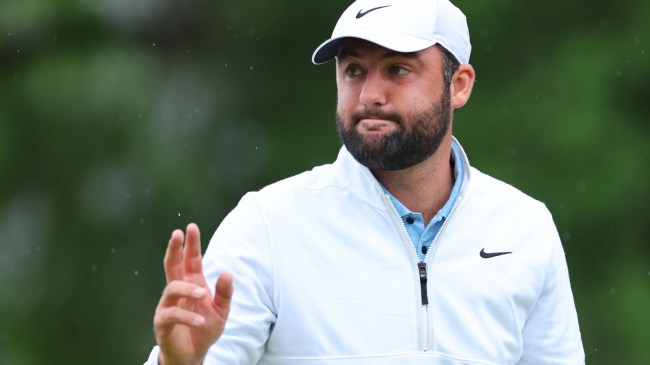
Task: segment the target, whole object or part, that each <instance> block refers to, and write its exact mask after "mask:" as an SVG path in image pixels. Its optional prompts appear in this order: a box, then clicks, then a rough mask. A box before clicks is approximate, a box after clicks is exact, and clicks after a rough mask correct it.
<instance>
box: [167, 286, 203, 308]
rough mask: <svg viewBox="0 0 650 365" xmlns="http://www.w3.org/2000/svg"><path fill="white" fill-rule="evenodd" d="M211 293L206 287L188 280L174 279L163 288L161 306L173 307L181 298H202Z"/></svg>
mask: <svg viewBox="0 0 650 365" xmlns="http://www.w3.org/2000/svg"><path fill="white" fill-rule="evenodd" d="M207 295H209V291H208V290H207V289H205V288H204V287H202V286H200V285H197V284H194V283H190V282H187V281H178V280H175V281H172V282H171V283H169V284H168V285H167V286H166V287H165V289H164V290H163V294H162V296H161V297H160V302H159V304H158V306H159V307H171V306H174V305H176V303H177V302H178V300H179V299H182V298H187V299H201V298H203V297H205V296H207Z"/></svg>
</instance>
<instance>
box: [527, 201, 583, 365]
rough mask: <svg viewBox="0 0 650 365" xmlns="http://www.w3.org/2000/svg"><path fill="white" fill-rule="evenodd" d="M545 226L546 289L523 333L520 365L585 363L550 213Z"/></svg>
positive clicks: (561, 252) (557, 239) (562, 254)
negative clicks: (549, 246) (547, 248)
mask: <svg viewBox="0 0 650 365" xmlns="http://www.w3.org/2000/svg"><path fill="white" fill-rule="evenodd" d="M547 217H548V219H547V220H546V222H544V223H543V224H542V225H543V227H544V229H543V230H542V232H543V234H544V235H546V237H545V239H544V240H542V241H540V242H547V243H548V244H550V245H551V250H550V251H549V252H550V260H549V261H548V262H549V264H548V267H547V271H546V279H545V281H544V286H543V287H542V290H541V292H540V294H539V297H538V299H537V302H536V304H535V307H534V308H533V310H532V312H531V313H530V315H529V316H528V319H527V321H526V323H525V326H524V330H523V341H524V351H523V355H522V357H521V359H520V361H519V362H518V364H519V365H528V364H530V365H535V364H545V365H551V364H558V365H559V364H562V365H578V364H584V363H585V357H584V350H583V347H582V340H581V336H580V329H579V326H578V317H577V313H576V308H575V304H574V300H573V293H572V291H571V284H570V282H569V272H568V268H567V262H566V258H565V254H564V249H563V248H562V243H561V242H560V238H559V236H558V233H557V229H556V228H555V225H554V223H553V221H552V218H551V216H550V213H549V214H547Z"/></svg>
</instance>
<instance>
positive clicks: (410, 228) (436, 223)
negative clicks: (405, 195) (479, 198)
mask: <svg viewBox="0 0 650 365" xmlns="http://www.w3.org/2000/svg"><path fill="white" fill-rule="evenodd" d="M460 156H461V155H460V151H458V147H457V146H455V145H454V144H453V143H452V145H451V161H452V162H453V163H454V176H455V180H454V187H453V188H452V189H451V194H450V195H449V200H447V202H446V203H445V205H443V206H442V208H441V209H440V210H439V211H438V213H436V215H435V216H434V217H433V218H432V219H431V222H429V225H427V226H426V227H424V219H423V218H422V213H420V212H413V211H411V210H410V209H409V208H407V207H406V206H404V204H402V203H401V202H400V201H399V200H397V198H395V197H394V196H393V194H391V193H390V192H389V191H388V190H386V188H385V187H384V185H382V186H381V187H382V188H383V189H384V192H385V193H386V195H388V197H389V198H390V200H391V201H392V202H393V205H394V206H395V209H396V210H397V214H399V215H400V217H402V221H404V225H405V226H406V231H407V232H408V234H409V236H410V237H411V242H412V243H413V246H414V248H415V252H416V253H417V254H418V256H419V259H420V261H424V257H425V256H426V253H427V251H428V250H429V246H430V245H431V243H432V242H433V239H434V238H435V237H436V234H438V231H440V228H441V227H442V224H443V223H444V222H445V220H446V219H447V217H448V216H449V214H450V213H451V210H452V208H453V207H454V204H456V200H457V199H458V194H459V192H460V187H461V185H462V183H463V174H464V173H465V171H464V166H463V160H462V158H461V157H460Z"/></svg>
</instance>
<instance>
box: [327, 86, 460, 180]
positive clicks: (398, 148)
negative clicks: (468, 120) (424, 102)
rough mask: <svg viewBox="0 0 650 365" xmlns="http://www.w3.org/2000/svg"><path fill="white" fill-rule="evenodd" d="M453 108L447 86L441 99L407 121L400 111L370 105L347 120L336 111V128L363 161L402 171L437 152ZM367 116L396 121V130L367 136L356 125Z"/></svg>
mask: <svg viewBox="0 0 650 365" xmlns="http://www.w3.org/2000/svg"><path fill="white" fill-rule="evenodd" d="M450 111H451V95H450V91H449V88H446V89H445V90H444V91H443V95H442V97H441V98H440V100H439V101H438V102H437V103H434V104H433V105H432V106H431V107H430V108H429V109H426V110H424V111H418V112H411V113H409V114H408V115H407V116H406V118H407V119H406V123H404V121H405V118H404V117H402V116H401V115H400V114H398V113H386V112H383V111H382V110H381V109H380V108H378V107H370V108H366V109H364V110H363V111H362V112H360V113H355V114H353V115H352V116H351V120H350V121H345V120H344V119H343V117H342V116H341V115H340V114H339V113H338V112H337V113H336V128H337V130H338V133H339V138H340V139H341V143H343V145H345V147H346V148H347V150H348V151H349V152H350V154H351V155H352V156H353V157H354V158H355V159H356V160H357V161H358V162H359V163H360V164H362V165H364V166H366V167H367V168H369V169H370V170H377V171H393V170H403V169H406V168H409V167H412V166H415V165H417V164H419V163H420V162H422V161H424V160H426V159H427V158H429V157H431V156H432V155H433V154H434V153H436V151H437V150H438V148H439V147H440V144H441V143H442V140H443V139H444V137H445V135H446V134H447V131H448V130H449V125H450V124H451V115H450ZM368 118H374V119H384V120H390V121H393V122H395V123H396V124H397V130H396V131H394V132H392V133H390V134H387V135H384V136H381V137H378V138H372V139H371V138H369V137H367V136H365V137H364V136H363V135H362V134H361V133H359V131H358V130H357V128H356V126H357V125H358V123H359V121H361V120H362V119H368ZM346 126H349V127H346Z"/></svg>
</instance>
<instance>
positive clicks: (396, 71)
mask: <svg viewBox="0 0 650 365" xmlns="http://www.w3.org/2000/svg"><path fill="white" fill-rule="evenodd" d="M409 72H410V71H409V70H408V69H407V68H406V67H404V66H399V65H393V66H390V68H389V69H388V73H389V74H391V75H394V76H403V75H406V74H408V73H409Z"/></svg>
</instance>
